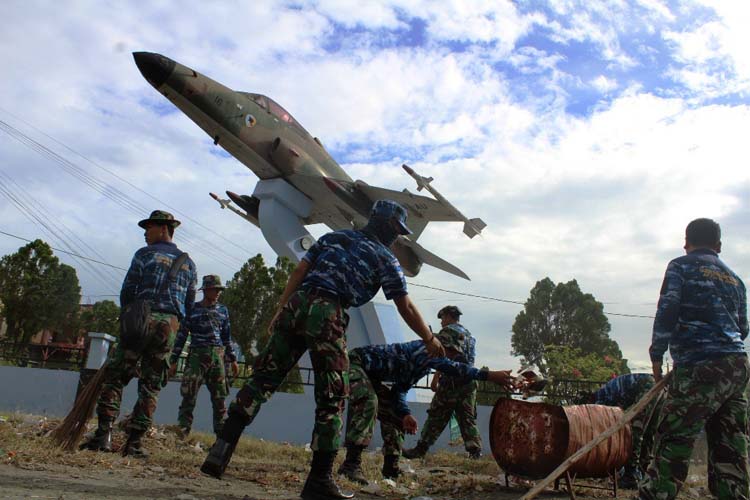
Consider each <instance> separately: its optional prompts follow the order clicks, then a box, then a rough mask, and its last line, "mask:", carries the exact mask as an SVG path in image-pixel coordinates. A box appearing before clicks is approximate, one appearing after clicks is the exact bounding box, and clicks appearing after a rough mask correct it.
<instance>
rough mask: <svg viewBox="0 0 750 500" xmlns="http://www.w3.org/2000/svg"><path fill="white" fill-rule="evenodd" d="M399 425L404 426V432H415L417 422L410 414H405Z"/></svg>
mask: <svg viewBox="0 0 750 500" xmlns="http://www.w3.org/2000/svg"><path fill="white" fill-rule="evenodd" d="M401 426H402V427H403V428H404V432H405V433H407V434H416V433H417V428H418V427H419V425H418V424H417V419H416V418H414V417H413V416H411V415H406V416H404V418H403V419H402V420H401Z"/></svg>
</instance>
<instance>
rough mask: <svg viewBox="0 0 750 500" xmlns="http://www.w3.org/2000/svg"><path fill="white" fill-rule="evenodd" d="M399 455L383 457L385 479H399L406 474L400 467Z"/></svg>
mask: <svg viewBox="0 0 750 500" xmlns="http://www.w3.org/2000/svg"><path fill="white" fill-rule="evenodd" d="M398 458H399V456H398V455H386V456H385V457H383V471H382V472H383V477H384V478H386V479H398V477H399V476H401V474H403V473H404V472H403V471H402V470H401V469H399V467H398Z"/></svg>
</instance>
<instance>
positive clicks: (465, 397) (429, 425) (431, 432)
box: [403, 306, 482, 458]
mask: <svg viewBox="0 0 750 500" xmlns="http://www.w3.org/2000/svg"><path fill="white" fill-rule="evenodd" d="M460 318H461V310H460V309H459V308H458V307H456V306H445V307H443V308H442V309H440V311H439V312H438V319H440V326H441V327H442V329H441V330H440V334H441V335H442V334H445V335H452V336H454V337H456V341H457V344H459V345H462V346H463V347H462V349H461V353H462V354H461V356H460V357H458V358H456V359H455V361H460V362H462V363H466V364H468V365H469V366H474V359H475V357H476V340H475V339H474V337H472V336H471V334H470V333H469V331H468V330H467V329H466V328H464V326H463V325H461V324H460V323H459V322H458V320H459V319H460ZM430 386H431V388H432V390H433V391H435V396H434V397H433V398H432V402H431V403H430V408H429V409H428V410H427V421H426V422H425V423H424V427H423V428H422V433H421V435H420V436H419V441H417V445H416V446H415V447H414V448H411V449H408V450H404V452H403V455H404V456H405V457H406V458H422V457H424V456H425V454H426V453H427V450H429V449H430V446H432V445H433V443H434V442H435V441H436V440H437V438H438V437H440V434H441V433H442V432H443V429H445V426H446V425H447V424H448V422H449V421H450V419H451V415H452V414H454V413H455V414H456V420H457V421H458V428H459V429H460V430H461V437H462V438H463V440H464V448H465V449H466V451H467V452H468V454H469V457H471V458H479V457H480V456H481V455H482V437H481V435H480V434H479V429H478V428H477V381H476V380H470V381H468V382H467V381H466V380H461V379H456V378H455V377H450V376H442V375H440V372H436V373H435V376H434V377H433V379H432V383H431V384H430Z"/></svg>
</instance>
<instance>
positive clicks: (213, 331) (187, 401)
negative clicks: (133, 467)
mask: <svg viewBox="0 0 750 500" xmlns="http://www.w3.org/2000/svg"><path fill="white" fill-rule="evenodd" d="M224 288H225V287H224V285H222V284H221V278H220V277H219V276H218V275H216V274H209V275H207V276H204V277H203V285H202V286H201V288H200V289H201V290H203V300H201V301H200V302H196V303H195V305H194V306H193V308H192V310H191V311H190V315H189V316H188V317H187V318H185V321H183V322H182V324H181V325H180V331H179V333H178V334H177V340H175V343H174V348H173V349H172V359H171V360H170V363H171V365H172V368H171V370H170V374H171V375H173V374H174V372H175V371H176V370H177V360H178V359H179V357H180V353H181V352H182V347H183V346H184V345H185V341H186V340H187V338H188V335H189V336H190V350H189V352H188V356H187V359H186V360H185V369H184V370H183V373H182V384H181V385H180V394H181V395H182V403H181V404H180V409H179V413H178V416H177V420H178V422H179V425H180V435H181V436H182V437H187V435H188V434H190V428H191V427H192V424H193V410H194V409H195V403H196V399H197V397H198V391H199V390H200V388H201V385H203V383H204V382H205V384H206V387H207V388H208V392H209V394H210V395H211V404H212V406H213V417H214V418H213V424H214V432H215V433H216V435H218V434H219V431H221V426H222V425H223V424H224V416H225V415H226V412H227V410H226V406H225V404H224V400H225V399H226V398H227V396H228V395H229V387H228V386H227V383H226V373H225V371H224V364H225V362H227V363H228V364H229V365H230V368H231V370H232V375H233V376H237V373H238V372H239V366H238V365H237V356H236V355H235V353H234V349H233V348H232V337H231V334H230V331H229V311H228V310H227V308H226V306H225V305H224V304H220V303H219V295H221V292H222V290H224Z"/></svg>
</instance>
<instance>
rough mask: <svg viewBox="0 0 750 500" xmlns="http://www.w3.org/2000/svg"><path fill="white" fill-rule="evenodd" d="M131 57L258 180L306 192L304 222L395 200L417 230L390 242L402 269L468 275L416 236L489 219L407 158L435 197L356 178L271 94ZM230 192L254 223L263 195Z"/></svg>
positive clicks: (360, 216) (360, 213)
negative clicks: (462, 205)
mask: <svg viewBox="0 0 750 500" xmlns="http://www.w3.org/2000/svg"><path fill="white" fill-rule="evenodd" d="M133 57H134V59H135V63H136V65H137V66H138V69H139V70H140V71H141V74H143V76H144V77H145V78H146V80H147V81H148V82H149V83H150V84H151V85H152V86H153V87H154V88H156V90H158V91H159V92H160V93H161V94H163V95H164V96H165V97H166V98H167V99H169V100H170V101H171V102H172V104H174V105H175V106H176V107H177V108H179V109H180V110H181V111H182V112H183V113H185V114H186V115H187V116H188V117H189V118H190V119H191V120H193V121H194V122H195V123H196V124H197V125H198V126H199V127H200V128H202V129H203V130H204V131H205V132H206V133H207V134H208V135H209V136H210V137H211V138H213V141H214V145H218V146H221V147H222V148H224V149H225V150H226V151H227V152H228V153H229V154H231V155H232V156H234V157H235V158H236V159H237V160H239V161H240V162H241V163H243V164H244V165H245V166H246V167H248V168H249V169H250V170H252V171H253V173H255V175H257V176H258V177H259V178H260V179H262V180H265V179H275V178H282V179H284V180H285V181H286V182H288V183H289V184H291V185H292V186H294V187H295V188H296V189H298V190H299V191H300V192H302V193H303V194H304V195H305V196H307V197H308V198H309V199H310V200H311V201H312V205H313V208H312V210H311V212H310V215H309V216H308V217H307V218H306V219H304V220H303V222H304V223H305V224H317V223H324V224H326V225H327V226H328V227H330V228H331V229H334V230H338V229H352V228H355V227H362V226H364V224H365V223H366V221H367V218H368V215H369V212H370V208H371V206H372V204H373V203H374V202H375V201H377V200H379V199H384V198H387V199H391V200H394V201H397V202H398V203H400V204H402V205H403V206H404V207H406V209H407V210H408V212H409V220H408V225H409V228H410V229H411V230H412V231H413V234H411V235H409V236H399V238H398V240H397V241H396V242H395V243H394V244H393V246H392V247H391V249H392V250H393V252H394V254H395V255H396V257H397V258H398V260H399V262H400V264H401V267H402V268H403V270H404V274H406V275H407V276H416V275H417V274H418V273H419V270H420V269H421V267H422V264H423V263H424V264H428V265H431V266H434V267H436V268H438V269H441V270H443V271H446V272H449V273H452V274H454V275H456V276H460V277H462V278H465V279H469V277H468V276H467V275H466V274H465V273H464V272H463V271H461V270H460V269H459V268H458V267H456V266H454V265H453V264H450V263H449V262H446V261H445V260H443V259H442V258H440V257H438V256H437V255H435V254H433V253H431V252H429V251H428V250H426V249H425V248H423V247H422V246H421V245H419V244H418V243H417V238H419V236H420V235H421V234H422V232H423V231H424V228H425V226H426V225H427V223H428V222H430V221H462V222H464V233H466V234H467V236H469V237H473V236H475V235H476V234H479V233H480V232H481V230H482V229H483V228H484V227H485V226H486V224H485V223H484V222H482V221H481V219H468V218H467V217H465V216H464V215H463V214H461V212H459V211H458V210H457V209H456V208H455V207H453V205H451V204H450V203H448V201H447V200H445V198H443V197H442V196H441V195H440V194H439V193H438V192H437V190H435V188H433V187H432V186H430V185H429V183H430V182H431V181H432V179H427V178H425V177H422V176H420V175H418V174H416V173H415V172H414V171H413V170H412V169H411V168H409V167H407V166H406V165H404V168H405V169H406V170H407V172H408V173H409V175H411V176H412V177H414V179H415V180H416V181H417V189H418V190H421V189H422V188H423V187H426V188H427V190H428V191H429V192H430V193H432V194H433V195H434V196H435V197H436V198H437V199H432V198H429V197H426V196H421V195H417V194H413V193H410V192H409V191H408V190H406V189H404V190H403V191H394V190H390V189H385V188H380V187H376V186H371V185H369V184H367V183H366V182H364V181H361V180H356V181H355V180H352V178H351V177H349V176H348V175H347V174H346V172H345V171H344V170H343V169H342V168H341V166H340V165H339V164H338V163H336V161H335V160H334V159H333V158H332V157H331V155H329V154H328V152H327V151H326V149H325V148H324V147H323V144H322V143H321V142H320V140H319V139H318V138H317V137H313V136H311V135H310V134H309V133H308V132H307V130H305V129H304V128H303V127H302V125H300V123H299V122H298V121H297V120H295V119H294V118H293V117H292V115H291V114H290V113H289V112H288V111H286V110H285V109H284V108H283V107H281V106H280V105H279V104H278V103H276V102H275V101H274V100H273V99H271V98H269V97H267V96H264V95H261V94H254V93H250V92H240V91H235V90H232V89H230V88H228V87H226V86H224V85H222V84H221V83H219V82H217V81H214V80H212V79H210V78H208V77H207V76H204V75H202V74H200V73H198V72H197V71H195V70H193V69H191V68H189V67H187V66H184V65H182V64H180V63H178V62H176V61H173V60H172V59H170V58H168V57H165V56H163V55H161V54H156V53H151V52H134V53H133ZM227 195H228V196H229V200H222V199H220V198H219V197H218V196H216V195H215V194H211V196H212V197H213V198H214V199H216V200H217V201H218V202H219V203H220V204H221V206H222V208H224V207H230V206H231V205H230V203H231V202H234V203H235V204H236V205H237V206H238V207H240V208H241V209H242V210H244V213H243V212H242V211H240V210H237V209H234V207H231V208H232V209H233V211H234V212H235V213H237V214H238V215H240V216H242V217H243V218H245V219H246V220H247V221H249V222H251V223H253V224H255V225H256V226H257V225H258V207H259V203H260V200H258V199H257V198H255V197H253V196H249V195H238V194H235V193H233V192H231V191H227ZM230 200H231V201H230Z"/></svg>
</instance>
